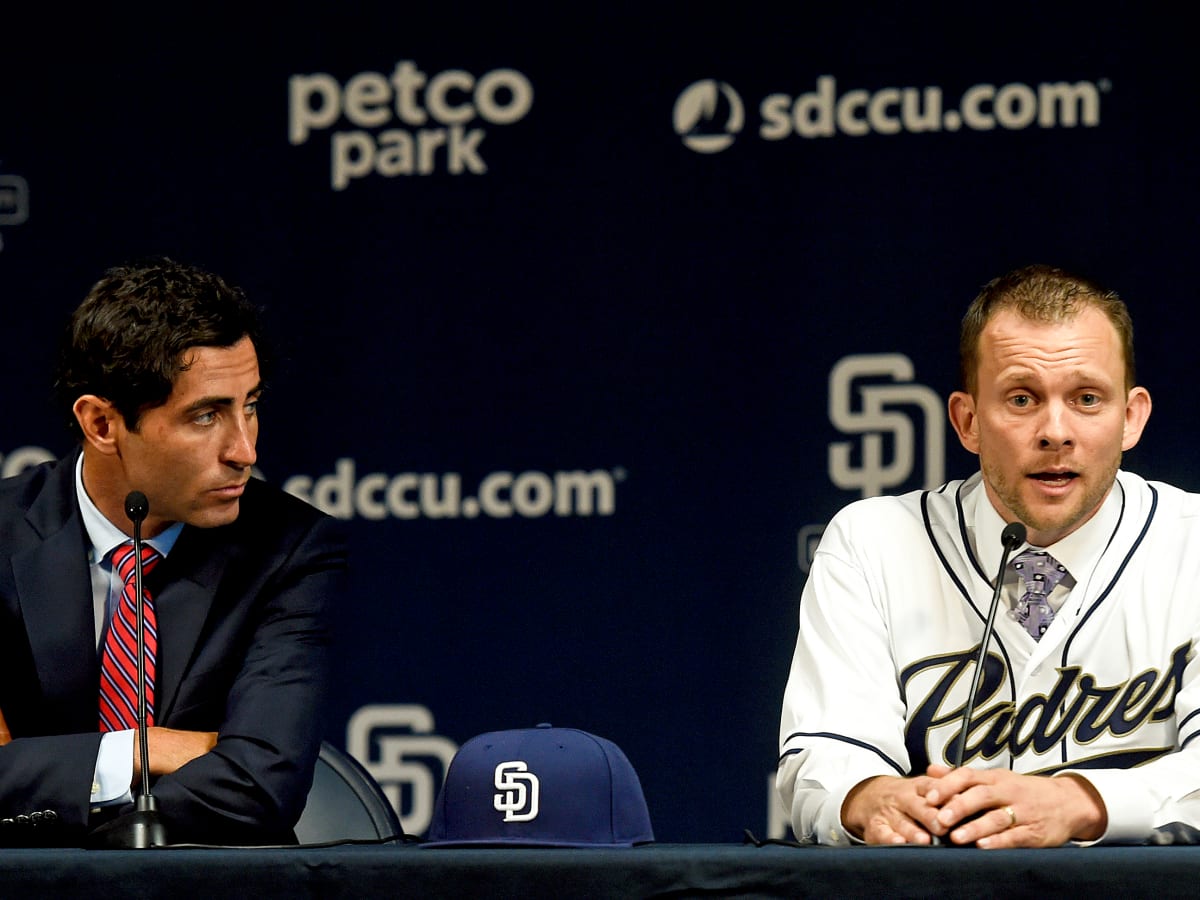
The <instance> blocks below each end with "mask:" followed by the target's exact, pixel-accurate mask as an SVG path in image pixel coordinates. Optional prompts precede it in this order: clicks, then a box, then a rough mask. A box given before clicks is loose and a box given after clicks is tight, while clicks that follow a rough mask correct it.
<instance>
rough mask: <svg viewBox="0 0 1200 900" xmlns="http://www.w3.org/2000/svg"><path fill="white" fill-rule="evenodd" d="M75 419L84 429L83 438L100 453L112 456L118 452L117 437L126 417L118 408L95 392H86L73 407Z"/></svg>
mask: <svg viewBox="0 0 1200 900" xmlns="http://www.w3.org/2000/svg"><path fill="white" fill-rule="evenodd" d="M71 411H72V412H74V413H75V421H76V422H78V423H79V427H80V428H81V429H82V430H83V439H84V440H85V441H87V443H89V444H90V445H91V446H93V447H95V448H96V450H97V451H98V452H100V453H103V454H105V455H106V456H111V455H113V454H115V453H116V452H117V438H118V435H119V433H120V431H121V429H123V428H124V427H125V419H124V418H123V417H122V416H121V414H120V413H119V412H117V408H116V407H115V406H113V405H112V404H111V403H109V402H108V401H107V400H105V399H104V398H103V397H97V396H96V395H95V394H84V395H83V396H81V397H80V398H79V399H78V400H76V401H75V405H74V406H72V407H71Z"/></svg>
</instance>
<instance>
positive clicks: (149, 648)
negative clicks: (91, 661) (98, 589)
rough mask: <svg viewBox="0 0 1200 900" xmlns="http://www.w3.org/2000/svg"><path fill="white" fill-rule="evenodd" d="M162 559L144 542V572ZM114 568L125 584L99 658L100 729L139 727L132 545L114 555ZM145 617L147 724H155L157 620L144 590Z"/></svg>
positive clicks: (127, 545)
mask: <svg viewBox="0 0 1200 900" xmlns="http://www.w3.org/2000/svg"><path fill="white" fill-rule="evenodd" d="M160 559H162V557H161V556H159V554H158V551H157V550H155V549H154V548H153V547H151V546H150V545H149V544H143V545H142V574H147V573H149V572H150V571H152V570H153V569H154V567H155V566H156V565H158V561H159V560H160ZM112 562H113V569H114V571H116V573H117V574H118V575H119V576H120V577H121V580H122V581H123V582H124V583H125V587H124V588H123V589H122V591H121V599H120V600H119V601H118V603H117V608H116V610H115V611H114V612H113V616H112V620H111V621H110V622H109V623H108V634H107V636H106V637H105V639H104V651H103V654H102V655H101V658H100V730H101V731H123V730H125V729H127V728H136V727H137V707H138V700H137V697H138V689H137V649H138V640H137V589H136V587H135V586H134V570H135V567H134V559H133V544H132V543H130V544H122V545H121V546H120V547H118V548H117V549H116V550H114V551H113V555H112ZM143 593H145V595H146V599H145V619H146V724H147V725H153V724H154V661H155V659H156V658H157V657H158V621H157V619H156V618H155V615H154V601H153V599H152V598H151V596H150V592H149V591H144V592H143Z"/></svg>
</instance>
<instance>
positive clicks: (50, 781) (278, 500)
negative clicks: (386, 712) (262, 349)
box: [0, 451, 346, 844]
mask: <svg viewBox="0 0 1200 900" xmlns="http://www.w3.org/2000/svg"><path fill="white" fill-rule="evenodd" d="M77 456H78V451H77V452H76V453H73V454H71V455H70V456H68V457H67V458H65V459H63V460H60V461H58V462H57V463H48V464H46V465H43V466H39V467H37V468H35V469H32V470H30V471H27V472H25V473H23V474H21V475H19V476H17V477H15V478H10V479H6V480H4V481H0V710H2V711H3V713H4V716H5V718H6V720H7V722H8V726H9V729H10V731H11V733H12V736H13V740H12V742H11V743H9V744H8V745H6V746H4V747H0V820H8V821H7V822H5V824H6V825H7V826H8V827H5V828H3V829H0V842H4V840H5V839H4V837H3V833H4V832H7V833H8V834H10V835H11V834H17V833H21V835H20V842H27V841H28V840H29V837H30V836H31V835H25V834H24V833H23V832H25V831H28V830H29V829H28V827H27V826H28V825H29V823H30V822H31V821H37V822H39V825H38V827H37V828H36V829H34V830H35V831H36V832H37V833H38V834H40V835H41V836H42V838H43V839H44V841H45V842H46V843H56V844H63V843H65V844H70V843H80V842H82V841H83V840H84V839H85V836H86V832H87V830H88V828H89V825H90V824H95V820H94V818H92V819H91V820H89V812H90V809H91V807H90V795H91V785H92V777H93V772H94V768H95V761H96V753H97V750H98V748H99V743H100V735H99V733H98V731H97V718H96V717H97V706H96V703H97V691H98V686H99V677H100V676H99V671H100V670H99V660H98V655H97V650H96V635H95V624H94V611H93V602H92V593H91V582H90V579H89V574H88V564H87V555H88V554H87V547H88V540H87V536H86V533H85V531H84V527H83V523H82V519H81V517H80V513H79V506H78V501H77V499H76V496H75V460H76V458H77ZM240 509H241V511H240V514H239V516H238V518H237V520H236V521H235V522H233V523H231V524H229V525H224V526H221V527H218V528H194V527H191V526H186V527H185V528H184V529H183V531H182V533H181V534H180V536H179V539H178V541H177V542H176V544H175V546H174V548H173V549H172V551H171V553H170V555H169V556H168V557H167V559H166V560H165V561H164V562H163V563H162V564H160V565H159V566H158V567H157V569H156V570H155V572H154V573H153V575H152V576H148V579H147V585H148V587H153V588H154V597H155V609H156V614H157V617H158V635H159V648H158V664H157V678H156V681H157V685H156V691H157V702H156V711H155V723H156V724H158V725H164V726H167V727H170V728H180V729H186V730H194V731H216V732H219V737H218V741H217V745H216V747H215V748H214V749H213V750H212V751H211V752H210V753H207V754H205V755H204V756H202V757H200V758H198V759H196V760H193V761H192V762H190V763H188V764H187V765H185V766H183V767H182V768H180V769H179V770H178V771H177V772H175V773H173V774H171V775H165V776H163V777H161V778H159V779H157V781H156V782H155V783H154V786H153V789H154V795H155V797H156V799H157V803H158V808H159V811H160V815H161V818H162V820H163V822H164V824H165V825H166V828H167V835H168V839H169V840H170V841H171V842H172V843H178V842H200V843H273V842H277V841H285V840H287V839H288V838H289V837H290V835H291V829H292V826H293V825H294V824H295V822H296V820H297V819H298V818H299V816H300V813H301V812H302V811H303V808H304V802H305V798H306V796H307V794H308V790H309V787H310V785H311V782H312V773H313V766H314V765H315V761H316V756H317V751H318V749H319V746H320V740H321V721H320V718H321V713H322V707H323V704H324V699H325V694H326V690H327V681H328V669H329V652H328V651H329V622H328V613H327V609H328V607H329V605H330V604H331V603H332V602H335V601H336V600H337V599H339V598H340V597H341V596H342V595H343V594H344V591H345V579H346V550H345V542H344V540H343V538H342V536H341V532H340V529H338V528H337V527H336V523H335V522H334V520H332V519H330V518H329V517H327V516H325V515H323V514H322V513H320V512H318V511H316V510H315V509H313V508H312V507H310V506H308V505H307V504H305V503H303V502H302V501H300V500H298V499H296V498H294V497H291V496H289V495H287V494H285V493H283V492H282V491H280V490H278V489H277V488H274V487H271V486H269V485H267V484H264V483H262V482H260V481H258V480H256V479H251V481H250V483H249V484H248V485H247V488H246V492H245V494H244V495H243V496H242V499H241V505H240ZM151 578H152V579H153V581H151V580H150V579H151ZM35 814H36V815H35ZM13 822H17V823H19V825H17V826H14V825H13V824H12V823H13ZM35 842H37V841H35Z"/></svg>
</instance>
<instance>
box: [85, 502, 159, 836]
mask: <svg viewBox="0 0 1200 900" xmlns="http://www.w3.org/2000/svg"><path fill="white" fill-rule="evenodd" d="M149 512H150V502H149V501H148V500H147V499H146V495H145V494H143V493H142V492H141V491H130V493H129V495H128V496H127V497H126V498H125V515H127V516H129V519H130V521H131V522H133V584H134V591H135V592H136V599H135V603H136V608H137V645H138V652H137V693H138V696H137V726H138V728H137V731H138V749H139V751H140V752H141V760H142V784H141V787H140V788H139V790H138V795H137V797H136V799H135V801H134V810H133V812H131V813H126V814H125V815H123V816H121V817H119V818H117V819H114V820H113V821H112V822H110V823H108V824H107V825H104V826H102V827H101V828H98V829H96V831H95V832H94V833H93V834H94V835H95V838H96V839H97V841H98V843H99V846H102V847H109V848H112V849H122V850H144V849H146V848H149V847H155V846H164V845H165V844H166V843H167V830H166V827H165V826H164V825H163V823H162V821H161V820H160V819H159V817H158V804H157V802H156V801H155V799H154V795H153V794H152V793H151V792H150V742H149V738H148V737H147V736H146V728H147V720H148V719H149V718H150V717H149V714H148V711H147V702H146V595H145V594H144V593H143V591H142V521H143V520H144V519H145V518H146V514H147V513H149Z"/></svg>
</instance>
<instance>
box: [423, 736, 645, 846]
mask: <svg viewBox="0 0 1200 900" xmlns="http://www.w3.org/2000/svg"><path fill="white" fill-rule="evenodd" d="M653 840H654V831H653V830H652V829H651V827H650V812H649V810H647V808H646V798H645V796H643V794H642V784H641V782H640V781H638V777H637V773H636V772H635V771H634V770H633V766H632V765H631V764H630V762H629V760H628V759H627V758H626V757H625V754H624V753H622V752H621V750H620V748H619V747H617V745H616V744H614V743H613V742H612V741H608V740H605V739H604V738H601V737H596V736H595V735H594V734H588V733H587V732H586V731H579V730H578V729H575V728H554V727H552V726H550V725H539V726H537V727H536V728H518V729H514V730H511V731H491V732H488V733H487V734H481V735H479V736H477V737H473V738H471V739H470V740H469V741H467V742H466V743H465V744H463V745H462V747H460V748H459V750H458V753H456V754H455V756H454V759H453V760H452V761H451V763H450V768H449V769H448V770H447V771H446V779H445V781H444V782H443V784H442V789H441V791H439V792H438V798H437V803H436V805H435V806H434V809H433V820H432V821H431V823H430V825H429V835H428V839H427V840H426V841H425V842H424V843H423V844H422V845H421V846H423V847H469V846H526V847H631V846H633V845H634V844H644V843H648V842H650V841H653Z"/></svg>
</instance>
